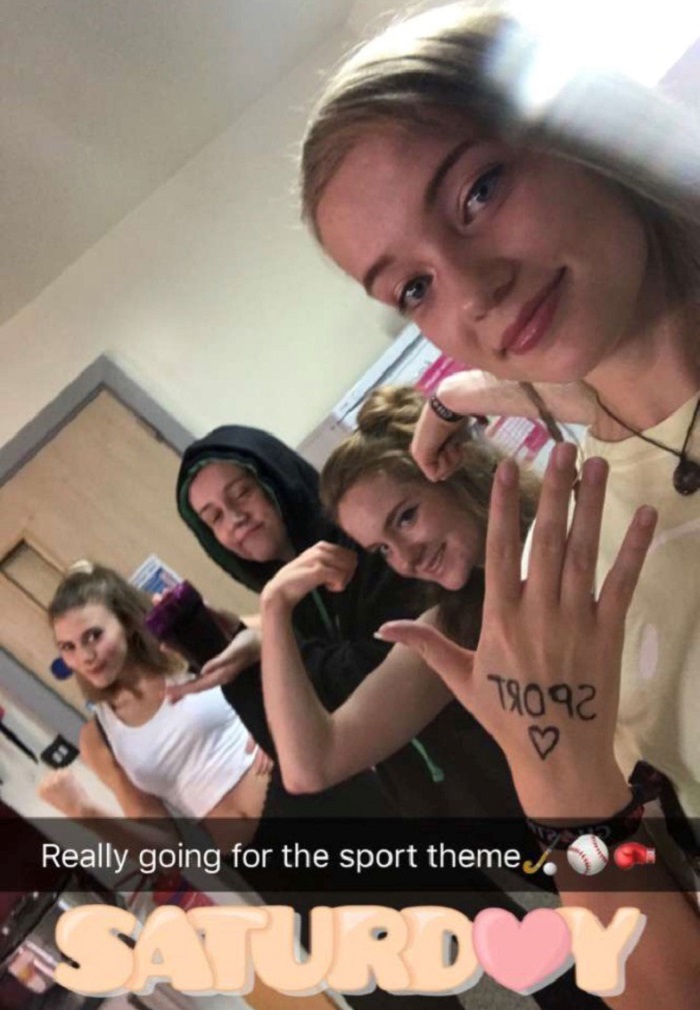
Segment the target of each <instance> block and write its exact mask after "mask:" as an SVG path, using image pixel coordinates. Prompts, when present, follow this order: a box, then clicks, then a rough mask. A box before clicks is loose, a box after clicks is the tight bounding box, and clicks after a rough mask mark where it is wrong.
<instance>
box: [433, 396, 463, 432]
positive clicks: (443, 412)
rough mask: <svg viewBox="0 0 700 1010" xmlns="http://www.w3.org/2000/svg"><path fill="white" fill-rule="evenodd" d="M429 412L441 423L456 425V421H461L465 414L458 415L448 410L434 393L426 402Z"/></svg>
mask: <svg viewBox="0 0 700 1010" xmlns="http://www.w3.org/2000/svg"><path fill="white" fill-rule="evenodd" d="M428 403H429V404H430V407H431V410H432V411H433V412H434V413H435V414H437V416H438V417H439V418H440V420H441V421H446V422H447V423H448V424H457V422H458V421H463V420H464V418H465V417H466V414H458V413H457V412H456V411H454V410H450V408H449V407H446V406H445V404H444V403H443V402H442V400H440V399H439V398H438V397H437V396H436V394H435V393H433V395H432V396H431V397H430V399H429V400H428Z"/></svg>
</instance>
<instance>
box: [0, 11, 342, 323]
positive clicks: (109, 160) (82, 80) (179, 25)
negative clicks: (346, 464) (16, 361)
mask: <svg viewBox="0 0 700 1010" xmlns="http://www.w3.org/2000/svg"><path fill="white" fill-rule="evenodd" d="M352 8H353V0H0V18H1V22H0V23H1V24H2V30H1V33H0V95H1V96H2V99H1V101H0V138H1V140H0V145H1V146H0V151H1V154H0V165H1V168H0V180H1V182H0V221H1V222H2V242H1V243H0V325H1V324H2V323H3V322H4V321H6V320H7V319H8V318H9V317H10V316H12V315H14V314H15V313H16V312H17V311H18V310H19V309H20V308H21V307H22V306H23V305H25V304H26V303H27V302H29V301H31V300H33V299H34V298H35V297H36V296H37V295H38V294H39V292H40V291H41V290H42V289H43V288H44V287H45V286H46V285H47V284H48V283H49V282H50V281H51V280H53V279H54V278H55V277H57V276H58V275H59V274H60V273H61V272H62V271H63V270H64V269H66V267H68V266H69V264H71V263H72V262H73V261H74V260H75V259H77V257H78V256H80V255H81V254H82V253H83V252H84V251H85V250H86V249H88V248H89V247H90V246H91V245H92V244H93V243H94V242H95V241H96V240H97V239H98V238H100V236H102V235H103V234H104V233H105V232H106V231H108V230H109V229H110V228H111V227H112V226H113V225H114V224H115V223H116V222H117V221H119V220H120V219H121V218H122V217H123V216H124V215H125V214H127V213H128V212H129V211H130V210H131V209H132V208H134V207H135V206H136V205H137V204H138V203H140V202H141V201H142V200H143V199H145V198H146V197H147V196H148V195H149V194H150V193H151V192H153V190H154V189H156V188H157V187H158V186H160V185H161V184H162V183H163V182H164V181H165V180H166V179H168V178H169V177H170V176H171V175H173V173H174V172H176V171H177V170H178V169H179V168H180V167H181V166H182V165H183V164H184V163H185V162H186V161H187V160H188V159H190V158H191V157H192V156H193V155H194V154H195V153H196V152H197V151H199V150H200V149H201V148H202V147H203V146H204V145H206V144H207V143H208V142H209V141H211V140H212V139H213V138H214V137H216V136H217V135H218V134H219V133H220V132H221V131H222V130H224V129H225V128H226V127H227V126H228V125H229V124H230V123H231V122H233V121H234V120H235V119H236V118H237V117H238V116H239V115H240V114H241V112H242V111H243V109H244V108H245V107H246V106H247V105H249V104H251V103H252V102H253V101H254V100H255V99H256V98H258V97H259V96H260V95H261V94H263V93H264V92H265V91H266V90H267V89H268V88H270V87H271V86H272V85H273V84H274V83H275V81H277V80H278V79H279V78H281V77H282V76H283V75H284V74H286V73H287V72H289V71H290V70H291V68H292V67H293V66H294V65H295V64H297V63H299V62H300V61H301V60H303V59H304V57H305V56H307V55H308V54H309V53H311V52H312V50H313V49H314V48H316V47H317V46H318V45H319V44H321V43H322V41H323V40H324V39H325V38H327V37H328V36H329V35H330V34H331V33H332V32H333V31H334V30H337V29H338V28H340V27H341V26H342V25H344V24H345V22H346V19H347V18H348V15H349V14H350V12H351V10H352Z"/></svg>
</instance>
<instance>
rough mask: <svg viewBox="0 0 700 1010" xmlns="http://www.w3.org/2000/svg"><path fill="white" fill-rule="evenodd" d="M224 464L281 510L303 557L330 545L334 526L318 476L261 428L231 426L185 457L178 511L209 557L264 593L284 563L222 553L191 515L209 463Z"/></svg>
mask: <svg viewBox="0 0 700 1010" xmlns="http://www.w3.org/2000/svg"><path fill="white" fill-rule="evenodd" d="M220 461H225V462H229V463H237V464H238V466H242V467H245V468H246V469H247V470H250V471H251V473H252V474H253V475H254V476H255V478H256V480H257V481H258V483H259V484H260V485H261V486H262V487H263V489H264V490H265V491H266V492H267V494H268V495H269V496H270V498H271V499H272V501H273V502H274V504H275V505H276V506H277V508H278V509H279V512H280V515H281V516H282V521H283V522H284V526H285V529H286V531H287V536H288V537H289V540H290V541H291V544H292V546H293V548H294V550H295V551H296V553H297V554H298V553H300V552H301V551H303V550H306V548H307V547H311V546H312V544H315V543H316V541H318V540H322V539H328V537H329V535H331V532H332V531H333V533H334V535H333V539H336V537H337V531H336V530H335V527H334V526H333V524H332V523H331V522H330V521H329V520H327V519H325V518H324V516H323V507H322V505H321V500H320V498H319V493H318V472H317V471H316V470H315V469H314V468H313V467H312V466H311V464H310V463H307V462H306V460H305V459H303V457H302V456H300V455H299V453H298V452H295V451H294V450H293V449H290V448H289V447H288V446H286V445H285V444H284V443H283V442H280V440H279V439H278V438H275V436H274V435H270V434H268V432H266V431H261V430H260V429H259V428H248V427H246V426H244V425H238V424H232V425H225V426H224V427H221V428H216V429H215V430H214V431H212V432H210V433H209V434H208V435H205V437H204V438H201V439H199V440H198V441H196V442H193V443H192V445H191V446H189V448H188V449H187V450H186V451H185V454H184V456H183V457H182V463H181V465H180V472H179V474H178V478H177V491H176V494H177V508H178V512H179V513H180V515H181V517H182V519H183V520H184V522H185V523H186V525H187V526H189V528H190V529H191V530H192V532H193V533H194V535H195V536H196V537H197V539H198V540H199V542H200V544H201V545H202V547H203V548H204V550H205V552H206V553H207V554H208V555H209V557H210V558H211V559H212V560H213V561H215V562H216V563H217V564H218V565H219V566H220V567H221V568H223V569H224V571H225V572H228V574H229V575H231V576H232V577H233V578H234V579H235V580H236V581H237V582H241V583H242V584H243V585H244V586H247V587H248V589H252V590H253V591H254V592H260V590H261V589H262V588H263V586H264V585H265V584H266V583H267V582H269V580H270V579H271V578H272V576H273V575H274V574H275V573H276V572H277V571H278V570H279V569H280V568H281V567H282V562H281V561H267V562H259V561H248V560H244V559H242V558H239V557H238V555H237V554H234V553H233V551H230V550H228V549H227V548H226V547H223V546H222V545H221V544H220V543H219V542H218V540H217V539H216V537H215V536H214V533H213V532H212V530H211V529H210V528H209V527H208V526H207V525H206V523H205V522H203V521H202V520H201V519H200V518H199V516H198V515H197V513H196V512H195V511H194V510H193V509H192V507H191V506H190V502H189V492H190V486H191V484H192V481H193V480H194V478H195V476H196V475H197V473H199V471H200V470H201V469H202V468H203V467H204V466H206V464H207V463H213V462H220Z"/></svg>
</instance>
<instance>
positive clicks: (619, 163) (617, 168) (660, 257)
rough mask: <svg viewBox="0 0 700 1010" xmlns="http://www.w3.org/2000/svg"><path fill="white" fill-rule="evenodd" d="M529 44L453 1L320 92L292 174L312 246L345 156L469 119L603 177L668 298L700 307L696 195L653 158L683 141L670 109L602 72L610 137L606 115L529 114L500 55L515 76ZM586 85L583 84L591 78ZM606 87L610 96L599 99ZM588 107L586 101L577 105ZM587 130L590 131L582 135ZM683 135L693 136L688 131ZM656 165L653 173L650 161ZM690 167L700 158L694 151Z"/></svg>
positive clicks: (487, 14) (388, 37)
mask: <svg viewBox="0 0 700 1010" xmlns="http://www.w3.org/2000/svg"><path fill="white" fill-rule="evenodd" d="M536 47H537V41H536V39H535V38H534V37H533V36H532V35H530V34H529V33H528V32H527V31H526V30H525V29H524V27H523V26H522V25H520V24H519V23H518V22H517V21H515V20H514V19H513V18H512V17H508V16H506V15H505V14H502V13H494V12H493V11H489V10H484V9H483V8H482V9H479V8H478V7H477V8H476V9H475V7H474V5H473V4H471V3H454V4H450V5H448V6H446V7H441V8H439V9H437V10H430V11H427V12H424V13H422V14H419V15H416V16H414V17H411V18H408V19H407V20H405V21H402V22H399V23H398V24H395V25H392V26H391V27H390V28H388V29H387V30H386V31H384V32H383V33H381V34H380V35H379V36H377V37H376V38H375V39H373V40H372V41H370V42H368V43H366V44H365V45H364V46H362V47H360V48H359V49H358V50H357V51H356V52H355V53H354V54H353V55H352V56H350V57H349V58H348V59H347V60H346V61H345V62H344V63H343V64H342V65H341V66H340V68H339V69H338V70H337V72H336V73H335V74H334V75H333V76H332V78H331V79H330V80H329V82H328V83H327V84H326V86H325V88H324V91H323V93H322V95H321V98H320V100H319V102H318V104H317V105H316V108H315V110H314V111H313V113H312V115H311V118H310V120H309V123H308V126H307V131H306V136H305V138H304V141H303V147H302V156H301V172H300V176H301V177H300V189H301V203H302V216H303V218H304V220H305V221H306V222H307V223H308V224H309V225H310V227H311V228H312V230H313V231H314V232H315V234H316V237H317V238H319V237H320V236H319V234H318V228H317V211H318V206H319V202H320V200H321V198H322V196H323V193H324V191H325V188H326V186H327V185H328V183H329V182H330V180H331V179H332V178H333V176H334V174H335V173H336V171H337V170H338V168H339V167H340V165H341V163H342V161H343V160H344V158H345V157H346V155H347V154H348V153H349V151H350V150H351V149H352V148H353V147H354V146H355V145H356V144H357V143H358V141H359V140H361V139H362V138H363V137H364V136H367V135H368V134H372V133H374V134H376V133H377V132H378V131H380V130H382V129H384V130H386V129H406V130H412V131H415V130H420V131H422V132H423V133H424V132H426V131H433V132H438V133H440V134H444V133H445V131H446V130H449V129H450V127H449V125H448V124H446V123H445V121H444V115H443V117H442V118H440V117H439V116H436V112H442V113H443V114H444V112H445V111H447V112H450V113H452V114H453V116H454V115H457V116H459V117H461V116H464V117H468V119H469V121H470V123H472V124H474V125H476V127H477V128H478V129H479V130H480V131H482V133H483V135H484V136H485V137H497V138H501V139H503V140H505V141H507V142H509V143H512V144H514V145H518V146H521V147H526V148H527V147H529V148H535V149H538V150H542V151H546V152H548V153H549V154H552V155H555V156H559V157H562V158H566V159H569V160H573V161H576V162H578V163H580V164H583V165H585V166H586V167H588V168H589V169H591V170H592V171H594V172H596V173H597V174H599V175H602V176H604V177H605V178H606V179H608V180H609V181H610V183H611V184H612V185H616V186H617V187H618V189H619V190H620V193H621V194H622V195H623V196H624V197H626V198H627V200H628V201H629V202H630V204H631V205H632V207H633V208H634V210H635V211H636V213H637V214H638V216H639V219H640V221H641V222H642V224H643V226H644V228H645V230H646V233H647V236H648V241H649V248H650V253H651V256H652V257H653V260H654V262H655V263H656V264H657V266H658V267H659V269H660V270H661V273H662V276H663V277H664V280H665V284H666V288H667V293H668V298H669V301H671V302H672V303H674V304H687V303H689V302H693V301H695V300H697V299H698V298H700V227H699V225H700V193H699V192H698V189H699V187H698V186H697V178H694V177H693V173H692V171H691V172H689V173H687V175H686V177H683V178H682V177H681V174H682V173H679V172H674V171H670V170H669V169H668V166H667V165H666V163H665V161H664V158H663V156H659V154H660V152H659V149H661V148H663V146H664V145H663V140H664V135H665V134H664V131H667V132H668V133H669V134H670V133H671V132H673V136H674V138H676V139H678V138H679V137H682V136H683V133H682V131H683V129H684V128H685V126H686V124H685V123H683V124H681V123H680V121H679V118H678V115H679V114H678V111H677V110H676V109H675V108H674V107H673V106H672V103H670V102H668V101H667V100H665V99H663V98H662V97H661V96H660V95H658V94H655V93H653V92H650V91H648V90H647V89H646V88H643V87H642V86H641V85H638V84H636V83H634V82H632V81H628V80H626V79H622V78H617V77H613V75H611V74H609V75H607V76H606V75H604V74H602V73H601V74H599V75H598V77H597V78H595V81H597V82H598V87H599V94H600V93H602V92H604V93H608V92H609V95H610V98H611V101H610V103H609V104H610V106H611V107H612V108H619V109H624V110H626V111H625V112H620V113H619V118H620V122H619V123H618V124H617V128H614V127H613V126H611V124H610V123H606V126H605V129H602V130H601V131H600V133H601V134H604V136H597V135H596V134H595V130H593V129H592V128H591V127H592V126H594V125H595V123H596V122H597V119H598V118H600V117H601V116H603V115H604V114H610V110H608V109H602V108H600V103H599V105H598V106H597V107H596V108H594V109H591V110H590V112H589V111H588V109H586V116H585V117H582V116H581V115H580V112H581V109H580V107H579V108H578V109H577V111H578V116H576V117H574V120H575V121H574V120H572V117H571V116H569V117H568V118H567V117H566V116H561V115H556V114H550V115H548V114H547V111H546V110H545V111H544V112H543V113H542V114H541V115H539V116H537V117H535V116H532V115H530V116H527V115H526V114H525V113H524V112H523V109H522V106H521V103H520V101H519V97H518V95H517V93H516V89H515V84H514V76H517V75H514V74H513V73H512V67H510V70H511V72H510V73H509V72H506V71H507V70H508V69H509V68H508V67H506V71H504V62H507V61H505V60H504V55H503V54H504V53H505V54H506V56H508V58H509V59H510V60H511V62H512V63H515V64H516V65H519V66H525V65H526V63H527V60H528V58H530V59H532V56H533V53H534V52H535V51H536ZM589 83H590V79H589ZM605 89H607V91H606V90H605ZM582 100H583V101H584V102H585V92H584V93H583V99H582ZM640 120H643V124H644V128H645V129H649V126H650V124H656V126H655V134H654V136H656V135H657V134H658V140H659V143H658V144H656V145H653V144H647V145H646V147H644V150H643V151H640V150H637V151H635V150H633V149H632V147H630V146H626V144H625V141H626V138H627V137H629V136H630V134H631V132H632V131H634V130H635V129H639V128H641V125H642V124H641V123H640ZM584 127H586V128H584ZM688 130H690V126H689V125H688ZM653 155H655V156H656V163H655V164H654V165H650V161H651V160H652V156H653ZM694 157H695V158H696V159H697V157H698V152H697V151H695V153H694Z"/></svg>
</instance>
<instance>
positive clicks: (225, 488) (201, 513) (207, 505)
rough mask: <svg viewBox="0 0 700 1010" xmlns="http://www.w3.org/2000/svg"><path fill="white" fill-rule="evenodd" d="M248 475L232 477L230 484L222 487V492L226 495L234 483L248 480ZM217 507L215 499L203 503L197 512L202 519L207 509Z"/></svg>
mask: <svg viewBox="0 0 700 1010" xmlns="http://www.w3.org/2000/svg"><path fill="white" fill-rule="evenodd" d="M247 476H248V475H247V474H245V473H242V474H241V475H240V477H232V478H231V480H230V481H229V482H228V484H224V486H223V488H222V489H221V494H222V495H225V494H226V493H227V492H228V491H230V490H231V488H232V487H233V485H234V484H238V482H239V481H242V480H246V478H247ZM215 508H218V506H217V505H216V503H215V502H213V501H208V502H205V503H204V505H202V507H201V509H200V510H199V511H198V512H197V515H198V516H199V518H200V519H203V518H204V513H205V512H206V511H207V509H215Z"/></svg>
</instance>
